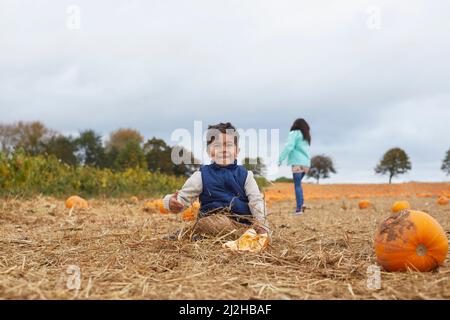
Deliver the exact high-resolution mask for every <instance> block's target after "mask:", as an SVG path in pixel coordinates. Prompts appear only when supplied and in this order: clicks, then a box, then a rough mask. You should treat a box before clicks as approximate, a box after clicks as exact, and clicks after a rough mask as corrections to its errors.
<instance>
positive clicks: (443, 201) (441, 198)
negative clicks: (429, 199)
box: [437, 196, 448, 206]
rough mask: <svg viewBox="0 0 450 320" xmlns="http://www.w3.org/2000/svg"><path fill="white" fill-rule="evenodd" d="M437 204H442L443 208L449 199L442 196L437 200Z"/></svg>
mask: <svg viewBox="0 0 450 320" xmlns="http://www.w3.org/2000/svg"><path fill="white" fill-rule="evenodd" d="M437 203H438V204H440V205H441V206H445V205H447V204H448V198H447V197H445V196H440V197H439V199H438V200H437Z"/></svg>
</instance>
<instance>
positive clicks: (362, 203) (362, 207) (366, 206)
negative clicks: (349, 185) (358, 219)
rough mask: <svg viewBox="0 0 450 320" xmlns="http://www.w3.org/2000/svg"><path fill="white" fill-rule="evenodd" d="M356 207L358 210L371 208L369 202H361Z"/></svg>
mask: <svg viewBox="0 0 450 320" xmlns="http://www.w3.org/2000/svg"><path fill="white" fill-rule="evenodd" d="M358 205H359V208H360V209H367V208H369V207H370V206H372V203H371V202H370V201H369V200H361V201H360V202H359V204H358Z"/></svg>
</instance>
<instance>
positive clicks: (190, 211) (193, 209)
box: [181, 201, 200, 221]
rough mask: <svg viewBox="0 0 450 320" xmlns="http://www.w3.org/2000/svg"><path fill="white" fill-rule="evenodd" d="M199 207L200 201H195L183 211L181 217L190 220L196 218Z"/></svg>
mask: <svg viewBox="0 0 450 320" xmlns="http://www.w3.org/2000/svg"><path fill="white" fill-rule="evenodd" d="M199 209H200V203H199V202H198V201H195V202H194V203H193V204H192V205H191V206H190V207H189V208H187V209H186V210H184V211H183V213H182V216H181V217H182V219H183V220H184V221H192V220H195V219H196V218H197V214H198V210H199Z"/></svg>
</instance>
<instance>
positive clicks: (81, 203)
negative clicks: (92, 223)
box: [66, 196, 88, 209]
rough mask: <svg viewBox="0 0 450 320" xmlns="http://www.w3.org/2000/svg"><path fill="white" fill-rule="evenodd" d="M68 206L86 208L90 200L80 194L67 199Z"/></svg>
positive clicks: (69, 207)
mask: <svg viewBox="0 0 450 320" xmlns="http://www.w3.org/2000/svg"><path fill="white" fill-rule="evenodd" d="M66 208H68V209H71V208H77V209H86V208H88V202H87V201H86V200H84V199H83V198H81V197H79V196H71V197H69V198H68V199H67V200H66Z"/></svg>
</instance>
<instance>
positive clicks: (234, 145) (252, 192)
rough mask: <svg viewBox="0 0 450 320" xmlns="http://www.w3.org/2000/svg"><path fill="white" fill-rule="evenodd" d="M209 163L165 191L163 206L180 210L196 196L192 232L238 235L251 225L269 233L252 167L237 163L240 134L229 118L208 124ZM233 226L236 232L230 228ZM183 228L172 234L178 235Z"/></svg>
mask: <svg viewBox="0 0 450 320" xmlns="http://www.w3.org/2000/svg"><path fill="white" fill-rule="evenodd" d="M206 144H207V152H208V154H209V156H210V158H211V160H212V161H211V164H208V165H202V166H201V167H200V170H198V171H196V172H195V173H194V174H193V175H192V176H191V177H190V178H189V179H188V180H186V182H185V183H184V185H183V187H182V189H181V190H179V191H177V192H175V193H174V194H169V195H166V196H165V197H164V199H163V202H164V207H165V209H166V210H169V211H171V212H173V213H179V212H181V211H182V210H184V209H185V208H187V207H189V206H190V205H191V204H192V203H193V202H194V201H195V200H196V199H197V198H199V201H200V210H199V214H198V216H197V221H196V222H195V224H194V225H193V227H192V230H190V232H189V233H190V234H191V235H195V236H197V237H198V236H201V235H210V236H220V235H225V234H230V233H231V234H232V235H234V236H235V237H236V236H239V234H240V233H242V231H244V230H245V229H248V228H249V227H252V228H254V229H255V231H256V232H257V233H260V234H262V233H269V228H268V225H267V222H266V216H265V206H264V199H263V197H262V196H261V193H260V191H259V188H258V185H257V183H256V180H255V178H254V177H253V172H252V171H247V169H246V168H245V167H244V166H242V165H238V164H237V160H236V158H237V156H238V154H239V151H240V148H239V145H238V144H239V134H238V132H237V130H236V128H235V127H234V126H233V125H232V124H231V123H229V122H227V123H219V124H217V125H210V126H209V127H208V131H207V134H206ZM233 230H236V232H233ZM181 233H182V231H178V232H177V234H175V235H173V236H172V237H171V238H172V239H173V238H180V237H181V236H182V235H181Z"/></svg>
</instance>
